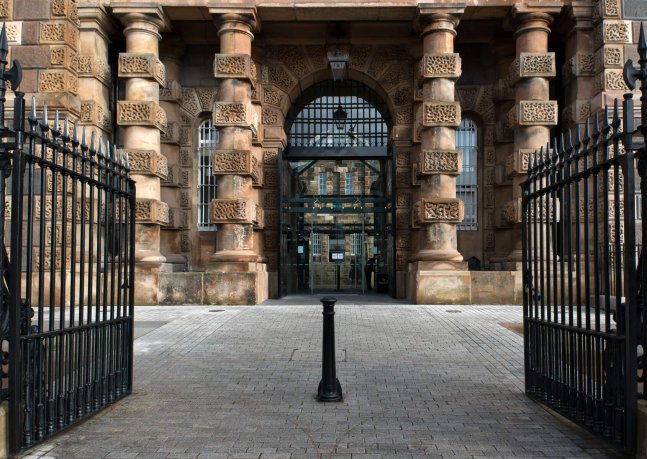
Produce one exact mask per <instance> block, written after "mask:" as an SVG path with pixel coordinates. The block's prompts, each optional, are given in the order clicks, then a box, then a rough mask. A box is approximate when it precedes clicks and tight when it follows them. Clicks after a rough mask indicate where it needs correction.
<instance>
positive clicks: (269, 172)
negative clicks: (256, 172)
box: [263, 167, 279, 188]
mask: <svg viewBox="0 0 647 459" xmlns="http://www.w3.org/2000/svg"><path fill="white" fill-rule="evenodd" d="M263 179H264V181H265V187H266V188H277V187H278V184H279V174H278V171H277V170H276V168H275V167H264V168H263Z"/></svg>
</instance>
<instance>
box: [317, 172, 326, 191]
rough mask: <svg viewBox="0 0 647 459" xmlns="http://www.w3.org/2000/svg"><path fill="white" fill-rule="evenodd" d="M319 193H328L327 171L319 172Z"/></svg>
mask: <svg viewBox="0 0 647 459" xmlns="http://www.w3.org/2000/svg"><path fill="white" fill-rule="evenodd" d="M319 194H327V191H326V173H325V172H320V173H319Z"/></svg>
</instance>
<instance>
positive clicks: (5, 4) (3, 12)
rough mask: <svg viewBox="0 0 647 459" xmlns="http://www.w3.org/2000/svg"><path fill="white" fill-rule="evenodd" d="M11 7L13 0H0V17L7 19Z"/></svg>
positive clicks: (9, 15)
mask: <svg viewBox="0 0 647 459" xmlns="http://www.w3.org/2000/svg"><path fill="white" fill-rule="evenodd" d="M12 9H13V1H10V0H0V18H3V19H9V18H10V17H11V13H12V11H11V10H12Z"/></svg>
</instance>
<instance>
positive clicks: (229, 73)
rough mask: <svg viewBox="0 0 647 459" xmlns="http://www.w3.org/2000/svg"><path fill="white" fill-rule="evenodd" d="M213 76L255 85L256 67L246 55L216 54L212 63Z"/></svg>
mask: <svg viewBox="0 0 647 459" xmlns="http://www.w3.org/2000/svg"><path fill="white" fill-rule="evenodd" d="M213 76H214V77H216V78H238V79H242V80H247V81H249V82H250V83H251V84H252V86H255V85H256V66H255V65H254V62H253V61H252V58H251V57H250V56H249V55H246V54H216V56H215V58H214V61H213Z"/></svg>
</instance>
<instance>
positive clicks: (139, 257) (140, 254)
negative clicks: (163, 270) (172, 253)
mask: <svg viewBox="0 0 647 459" xmlns="http://www.w3.org/2000/svg"><path fill="white" fill-rule="evenodd" d="M164 262H166V257H165V256H164V255H162V254H161V253H160V252H159V251H158V250H137V249H135V263H164Z"/></svg>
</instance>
